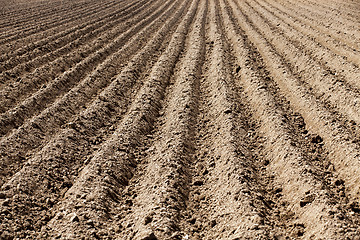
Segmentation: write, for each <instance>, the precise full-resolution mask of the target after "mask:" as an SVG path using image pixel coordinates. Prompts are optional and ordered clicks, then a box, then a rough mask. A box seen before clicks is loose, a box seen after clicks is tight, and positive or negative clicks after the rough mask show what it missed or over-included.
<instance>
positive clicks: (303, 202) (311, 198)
mask: <svg viewBox="0 0 360 240" xmlns="http://www.w3.org/2000/svg"><path fill="white" fill-rule="evenodd" d="M314 200H315V196H314V195H312V194H311V195H307V196H305V197H303V198H302V199H301V200H300V207H305V205H307V204H309V203H312V202H313V201H314Z"/></svg>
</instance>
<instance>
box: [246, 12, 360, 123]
mask: <svg viewBox="0 0 360 240" xmlns="http://www.w3.org/2000/svg"><path fill="white" fill-rule="evenodd" d="M244 8H245V9H246V10H247V11H248V12H249V14H248V19H250V20H252V22H253V23H254V25H253V26H254V29H258V31H259V32H261V34H262V36H263V37H264V38H265V39H266V40H267V41H268V42H269V43H270V44H272V46H273V48H274V49H276V50H277V51H278V53H279V54H280V55H282V56H284V59H286V61H287V62H288V63H289V64H290V65H289V67H290V66H291V69H292V71H293V73H294V74H297V75H298V76H299V78H301V79H302V81H303V83H304V85H305V87H306V85H308V87H307V88H308V89H312V91H313V92H315V93H316V95H317V96H320V97H321V99H322V102H324V103H326V102H330V103H331V105H333V106H335V107H336V108H337V109H338V111H339V112H340V113H342V114H344V115H345V116H346V117H347V118H348V119H349V120H353V121H355V122H356V123H359V121H360V113H359V111H358V106H357V103H358V102H360V99H359V97H358V96H359V95H360V92H359V90H358V89H354V88H353V89H352V88H351V86H347V85H346V82H341V79H339V78H337V77H336V75H337V74H336V72H335V70H331V69H326V68H324V67H323V66H322V65H321V63H318V61H316V60H313V59H312V58H311V57H310V56H308V55H307V54H306V53H305V51H306V52H307V53H309V52H310V51H311V49H307V50H305V51H303V48H306V47H302V46H296V45H294V44H293V43H292V42H291V41H289V40H288V39H286V38H285V37H284V36H283V35H285V33H284V32H280V31H278V28H276V27H275V25H274V24H273V25H271V23H269V22H268V20H267V19H266V18H264V16H263V15H262V16H260V15H259V13H258V12H255V11H254V10H253V9H251V8H248V7H247V6H244ZM250 12H251V14H250ZM260 29H261V30H260ZM286 32H289V30H288V31H286ZM269 33H271V36H270V35H269ZM295 36H296V37H294V39H295V40H296V39H299V37H297V35H295ZM304 44H306V42H304ZM309 45H310V46H311V44H310V43H309ZM319 54H321V53H319ZM322 57H323V58H325V57H326V56H325V54H322ZM326 60H327V59H326V58H325V59H324V61H326ZM329 61H331V57H329ZM338 68H339V67H337V68H335V69H338ZM344 68H345V69H346V66H344ZM346 70H349V69H346ZM354 70H358V69H354ZM348 74H351V75H350V76H349V77H350V79H353V81H354V80H356V76H358V75H359V74H360V72H359V71H357V73H356V71H354V72H348ZM359 76H360V75H359ZM320 97H319V98H320ZM329 109H330V107H329Z"/></svg>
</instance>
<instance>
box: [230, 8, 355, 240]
mask: <svg viewBox="0 0 360 240" xmlns="http://www.w3.org/2000/svg"><path fill="white" fill-rule="evenodd" d="M228 4H229V6H231V8H232V9H231V11H233V16H236V17H235V18H236V22H233V24H235V26H240V27H241V29H243V30H244V31H245V32H242V33H241V32H239V34H241V35H243V36H244V35H246V36H249V40H250V41H252V42H253V44H254V45H255V46H256V47H257V49H258V50H259V52H260V53H261V57H262V58H263V59H264V63H265V66H266V67H267V68H268V70H269V71H270V74H271V75H273V79H276V81H275V84H279V83H278V81H277V79H279V78H280V76H282V75H283V74H286V73H287V71H285V70H283V69H284V68H286V67H285V66H282V67H281V68H280V63H279V61H278V60H277V59H276V55H274V54H275V53H273V51H270V50H269V48H270V47H269V45H268V44H267V43H266V42H265V41H264V40H262V37H261V36H260V35H259V34H258V33H257V32H255V30H254V27H253V26H251V25H250V24H249V21H248V19H247V18H245V16H244V15H243V13H242V12H240V9H238V6H237V5H236V3H233V2H228ZM233 21H235V20H233ZM234 31H235V32H236V30H233V31H231V30H228V31H227V34H228V37H229V39H230V40H231V41H232V43H233V47H234V50H235V55H236V56H237V58H238V61H239V65H240V66H241V70H240V75H241V79H242V85H243V87H244V90H245V92H246V93H247V94H248V96H249V98H248V99H249V101H250V104H251V106H252V109H255V110H256V112H255V114H256V115H255V118H256V119H259V120H260V121H261V126H260V130H261V132H263V133H264V135H265V136H266V138H265V143H264V151H265V153H266V157H267V158H268V160H269V163H268V166H267V168H268V171H269V172H272V173H273V174H274V175H275V178H274V183H278V184H279V185H280V186H281V188H280V189H281V190H280V191H281V193H282V194H283V199H284V200H285V201H286V202H288V207H287V209H288V210H291V211H293V212H294V213H295V214H296V217H297V220H296V221H294V220H295V218H294V220H293V222H292V223H291V224H289V223H285V229H286V228H287V231H290V232H288V234H289V235H291V234H293V233H292V232H291V229H289V226H293V227H299V228H300V229H298V230H297V232H296V233H295V234H301V236H302V235H303V236H306V237H320V236H327V237H328V238H330V239H331V238H333V239H336V238H339V237H340V238H341V236H343V235H344V234H347V235H348V236H355V235H356V234H357V233H356V226H355V225H354V224H353V222H352V221H351V220H349V219H350V218H351V215H350V214H349V213H350V210H349V212H347V213H346V215H347V216H346V217H345V218H344V217H342V218H336V217H334V213H333V212H332V211H334V208H333V207H335V206H334V205H335V203H339V202H337V201H336V199H333V197H332V196H334V194H333V193H331V190H329V192H327V188H326V185H325V183H324V182H322V180H321V179H319V178H318V177H317V176H318V174H319V173H317V172H316V168H315V167H314V166H312V165H313V163H312V162H311V160H310V159H309V157H308V156H307V153H306V152H303V151H302V149H303V148H298V147H297V144H296V143H294V142H296V137H297V135H296V134H294V135H293V131H291V126H289V125H287V124H284V123H286V122H288V121H287V120H286V119H284V117H285V116H286V114H285V113H284V112H283V110H282V108H281V107H279V103H278V102H277V101H276V100H275V99H274V98H273V97H272V96H271V95H270V94H269V92H271V90H270V89H269V88H268V85H269V83H268V82H267V81H271V78H269V77H266V75H265V76H264V77H263V78H261V77H260V78H259V77H258V76H257V73H255V72H254V70H253V69H252V68H249V67H247V65H248V63H249V62H250V61H251V60H250V59H248V58H249V56H251V53H250V52H248V51H249V47H250V46H246V45H247V44H249V43H246V42H247V41H249V40H247V39H244V38H243V37H242V38H241V37H240V38H239V36H241V35H239V34H238V35H234V34H233V32H234ZM259 58H260V56H256V59H257V61H259V60H260V59H259ZM270 59H271V60H270ZM275 60H276V61H275ZM275 63H276V64H279V66H277V67H276V68H275V67H273V66H272V64H275ZM279 69H280V71H279ZM282 78H283V77H282ZM288 78H289V77H288ZM288 78H287V79H288ZM287 81H289V80H287ZM279 87H280V90H283V89H281V87H282V85H279ZM285 96H286V97H288V96H287V95H285ZM291 100H292V99H291ZM292 103H293V101H291V104H292ZM280 104H281V103H280ZM294 109H297V110H298V111H300V113H301V114H302V116H305V115H304V112H303V111H301V109H298V108H294ZM304 118H305V121H307V120H308V119H307V118H306V116H305V117H304ZM317 171H320V174H319V175H321V172H322V171H325V170H324V169H319V170H317ZM331 206H332V207H331ZM340 209H343V210H344V209H346V207H343V208H340ZM309 212H311V213H312V214H311V215H309V214H308V213H309ZM285 214H286V212H285ZM340 214H344V213H340ZM289 215H290V216H291V213H290V214H289ZM285 220H286V219H285ZM287 221H289V219H287ZM314 222H317V224H316V225H313V224H312V223H314ZM337 226H341V227H340V228H338V227H337ZM343 226H348V227H347V229H343ZM304 228H305V229H304ZM304 230H305V232H304ZM295 236H296V235H295ZM298 236H300V235H298Z"/></svg>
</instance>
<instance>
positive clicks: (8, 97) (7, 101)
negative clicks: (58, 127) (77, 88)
mask: <svg viewBox="0 0 360 240" xmlns="http://www.w3.org/2000/svg"><path fill="white" fill-rule="evenodd" d="M145 6H146V5H145ZM158 7H159V4H154V5H153V6H147V8H146V9H151V10H155V9H156V8H158ZM142 10H143V9H142ZM139 11H140V10H139ZM135 12H138V11H135ZM145 17H146V13H144V12H142V13H138V15H136V16H131V18H130V16H129V17H128V18H130V19H129V20H127V21H126V22H124V23H122V24H120V25H118V26H116V27H114V29H108V30H103V31H106V32H105V33H103V34H102V36H101V39H94V40H93V41H92V42H86V45H85V46H84V47H82V48H80V49H78V50H77V51H76V49H74V48H75V47H76V44H75V43H74V42H72V43H70V44H69V45H70V46H69V47H67V48H65V49H60V50H59V51H55V52H51V53H49V54H48V55H47V56H48V57H51V58H56V59H55V60H54V61H52V62H49V63H47V64H45V65H43V66H41V67H38V68H36V70H35V71H34V72H32V73H30V74H28V75H25V76H24V77H22V78H16V76H12V75H11V78H7V80H6V81H5V83H4V85H5V86H3V89H1V90H0V96H1V98H0V99H1V100H0V106H1V107H0V113H4V112H6V111H7V110H9V109H11V108H12V107H14V106H16V104H19V103H20V102H21V101H23V100H25V99H26V98H27V97H29V96H31V94H33V93H34V91H36V90H38V89H39V88H41V87H46V85H47V84H49V83H51V80H52V79H54V78H55V77H57V76H58V77H59V75H60V76H61V74H63V72H65V71H69V70H70V71H71V67H73V66H76V64H79V63H81V61H84V58H86V57H91V54H93V55H94V54H96V51H99V50H100V49H101V48H103V47H104V45H105V46H106V44H111V42H112V40H114V39H116V37H118V36H119V35H121V34H123V33H124V32H126V30H127V29H128V28H129V26H131V25H134V24H136V23H137V22H139V21H140V20H141V19H143V18H145ZM88 36H91V37H94V36H95V31H94V32H90V33H89V34H88ZM85 38H86V36H83V37H82V38H80V39H78V40H79V41H80V42H83V41H85V40H86V39H85ZM83 39H85V40H83ZM67 49H68V50H69V51H71V52H70V53H68V54H66V55H65V56H59V57H58V55H59V52H61V51H62V50H67ZM100 51H101V50H100ZM40 61H44V59H40ZM28 66H29V63H26V64H25V67H28ZM49 69H50V70H49ZM4 75H5V76H6V75H7V74H6V73H5V74H3V76H4ZM4 79H6V78H4Z"/></svg>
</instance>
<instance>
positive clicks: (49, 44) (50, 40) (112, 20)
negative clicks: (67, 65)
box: [0, 1, 146, 75]
mask: <svg viewBox="0 0 360 240" xmlns="http://www.w3.org/2000/svg"><path fill="white" fill-rule="evenodd" d="M138 4H140V1H136V2H134V3H130V4H128V5H125V6H124V7H122V8H120V9H118V10H116V11H115V12H113V13H110V14H106V15H105V16H104V14H102V17H99V18H97V19H96V20H93V19H92V20H91V21H89V22H85V23H82V24H79V25H77V26H75V27H72V28H69V29H66V30H65V31H63V32H60V33H58V34H55V35H52V36H49V37H46V38H44V39H41V40H39V41H37V42H32V43H31V44H29V45H26V46H23V47H21V48H19V49H16V50H13V51H12V52H11V53H7V54H6V55H5V56H3V57H2V59H1V60H2V61H3V62H4V63H3V64H2V66H1V68H0V72H2V71H6V70H10V69H11V68H13V67H15V66H17V65H19V64H22V65H23V66H22V68H21V70H22V71H24V70H26V71H30V70H31V69H29V67H32V68H34V67H33V66H32V65H33V64H30V63H27V65H30V66H28V67H27V68H24V65H25V64H24V63H26V62H29V61H30V60H32V61H34V60H33V59H34V58H38V57H40V56H43V55H48V54H50V53H51V52H54V51H59V50H57V49H60V48H62V49H67V48H68V47H69V45H70V44H72V45H74V48H75V47H76V43H77V42H79V39H81V40H82V41H84V40H86V36H84V35H89V34H92V35H94V36H92V35H91V36H90V38H89V37H87V38H88V39H91V38H94V37H95V36H96V35H97V34H98V33H100V32H101V31H103V29H106V28H110V27H111V26H114V25H115V24H116V23H119V22H121V21H123V20H122V19H123V18H124V17H125V16H127V15H128V14H130V13H131V14H132V15H135V14H136V12H137V11H136V10H138V9H137V8H139V7H138ZM143 5H146V4H144V3H143ZM138 11H139V10H138ZM66 46H67V48H66ZM18 71H19V70H17V72H18ZM13 72H14V71H11V72H9V75H15V74H16V71H15V73H13Z"/></svg>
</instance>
